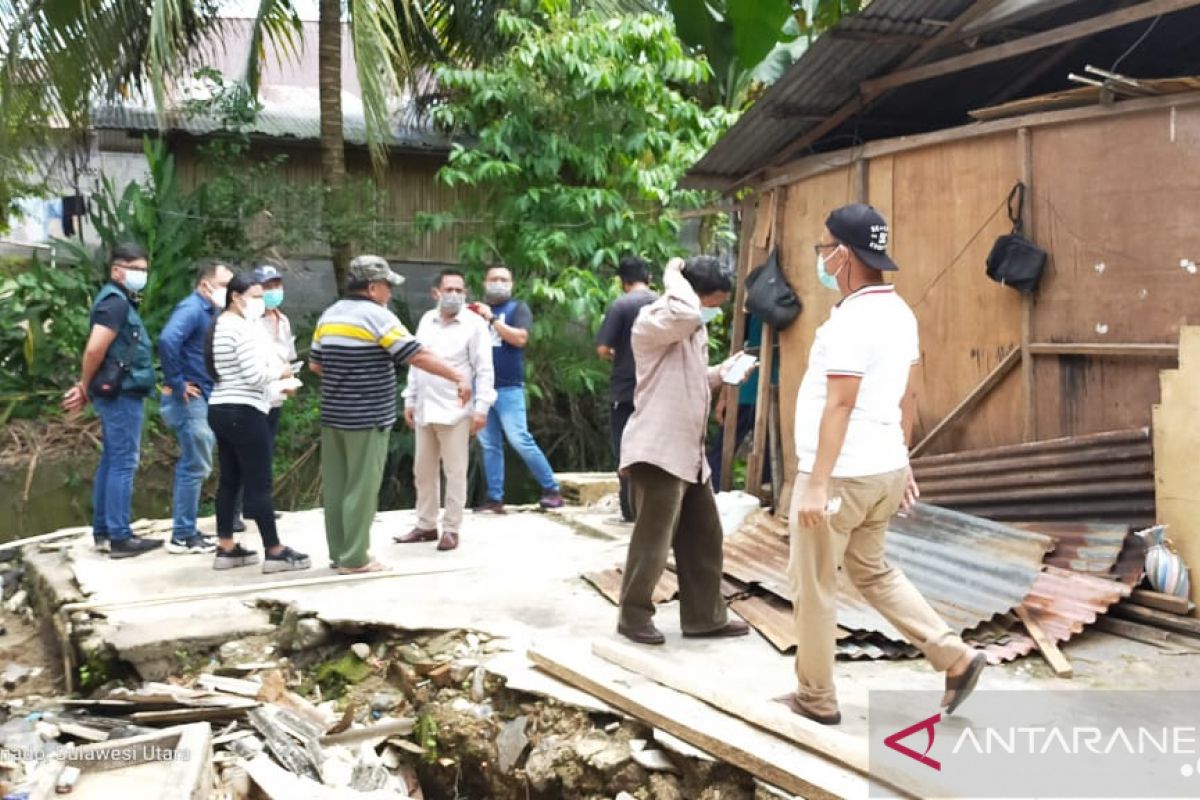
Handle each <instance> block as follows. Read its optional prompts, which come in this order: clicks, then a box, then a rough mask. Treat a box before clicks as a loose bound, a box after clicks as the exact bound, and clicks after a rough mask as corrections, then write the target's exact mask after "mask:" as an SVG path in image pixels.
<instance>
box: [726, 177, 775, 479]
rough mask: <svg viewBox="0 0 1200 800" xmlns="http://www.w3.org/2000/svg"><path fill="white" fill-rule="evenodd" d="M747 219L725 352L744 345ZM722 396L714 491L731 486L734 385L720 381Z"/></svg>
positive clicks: (764, 203) (749, 244) (750, 243)
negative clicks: (718, 475) (718, 474)
mask: <svg viewBox="0 0 1200 800" xmlns="http://www.w3.org/2000/svg"><path fill="white" fill-rule="evenodd" d="M768 207H773V204H772V203H770V202H769V201H768V200H767V199H766V198H763V199H762V200H761V201H760V202H759V208H758V211H757V212H756V213H755V221H756V222H757V217H758V214H759V213H762V212H763V211H764V210H765V209H766V208H768ZM748 225H749V220H748V219H747V215H746V214H745V212H744V211H743V214H742V226H741V230H740V231H739V235H738V250H737V286H736V287H735V288H734V300H733V332H732V337H731V339H730V342H729V352H730V353H736V352H737V351H738V350H741V349H742V347H744V346H745V341H746V309H745V306H746V276H747V275H749V274H750V259H751V258H752V254H753V250H754V239H755V237H754V235H753V230H754V229H753V228H751V229H750V231H747V227H748ZM717 391H719V392H721V393H722V397H724V398H725V419H724V421H723V422H722V423H721V430H722V434H721V482H720V485H718V486H717V487H716V489H717V491H718V492H727V491H729V490H730V489H731V488H733V457H734V454H735V453H736V451H737V416H738V415H737V406H738V387H736V386H728V385H726V384H721V386H720V388H719V389H718V390H717Z"/></svg>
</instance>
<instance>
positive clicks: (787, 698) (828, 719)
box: [775, 694, 842, 725]
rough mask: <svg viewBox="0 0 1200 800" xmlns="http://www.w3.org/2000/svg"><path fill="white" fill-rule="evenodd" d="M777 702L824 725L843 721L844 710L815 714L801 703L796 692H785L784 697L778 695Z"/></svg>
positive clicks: (794, 712)
mask: <svg viewBox="0 0 1200 800" xmlns="http://www.w3.org/2000/svg"><path fill="white" fill-rule="evenodd" d="M775 702H776V703H783V704H784V705H785V706H787V709H788V711H791V712H792V713H793V714H797V715H799V716H801V717H808V718H809V719H811V720H812V721H813V722H819V723H821V724H822V725H837V724H838V723H840V722H841V721H842V712H840V711H835V712H833V713H832V714H814V713H813V712H811V711H809V710H807V709H806V708H805V707H804V706H802V705H800V701H799V700H797V699H796V695H794V694H785V695H784V696H783V697H776V698H775Z"/></svg>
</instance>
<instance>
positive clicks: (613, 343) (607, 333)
mask: <svg viewBox="0 0 1200 800" xmlns="http://www.w3.org/2000/svg"><path fill="white" fill-rule="evenodd" d="M657 299H658V295H657V294H655V293H654V292H652V291H650V290H649V289H635V290H633V291H632V292H629V293H627V294H624V295H622V296H621V297H618V298H617V299H616V301H614V302H613V304H612V305H611V306H609V309H608V313H607V314H605V315H604V322H602V323H601V324H600V332H599V333H598V334H596V343H597V344H602V345H604V346H605V347H610V348H612V350H613V368H612V379H611V381H610V384H609V394H610V396H611V397H612V401H613V402H614V403H633V390H634V388H635V387H636V386H637V365H636V364H635V363H634V360H633V348H632V347H631V346H630V344H629V335H630V331H631V330H633V322H634V320H636V319H637V315H638V312H639V311H641V309H642V307H643V306H648V305H650V304H651V303H653V302H654V301H655V300H657Z"/></svg>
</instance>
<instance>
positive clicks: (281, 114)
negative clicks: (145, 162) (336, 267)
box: [92, 19, 450, 151]
mask: <svg viewBox="0 0 1200 800" xmlns="http://www.w3.org/2000/svg"><path fill="white" fill-rule="evenodd" d="M250 33H251V20H249V19H224V20H222V21H221V22H220V23H219V24H218V27H217V28H216V30H215V31H214V33H213V34H212V36H211V39H210V41H209V42H208V43H207V44H205V45H202V46H201V49H200V51H199V54H198V55H197V57H196V59H195V60H196V63H197V64H202V65H204V66H208V67H211V68H213V69H215V70H217V71H218V72H220V73H221V75H222V76H223V77H224V79H225V80H226V81H227V82H234V81H238V80H240V79H241V78H242V77H243V75H244V73H245V68H246V62H247V60H248V55H249V52H250V41H251V38H250ZM317 35H318V26H317V23H316V22H304V23H303V36H302V38H300V39H299V40H298V41H297V48H296V52H295V53H290V52H289V53H287V54H286V55H285V54H282V53H280V52H279V51H278V50H277V49H276V48H273V47H270V46H268V51H267V53H266V56H265V57H264V58H263V61H262V74H261V79H260V89H259V98H258V99H259V102H260V103H261V104H262V110H261V111H260V112H259V114H258V116H257V118H256V119H255V121H254V124H253V125H252V126H251V127H250V129H249V132H250V133H251V134H255V135H258V136H262V137H268V138H281V139H296V140H305V141H307V140H312V141H315V140H317V139H318V138H319V137H320V133H321V123H320V100H319V96H318V81H317V76H318V71H317ZM196 88H197V87H196V84H195V82H194V81H192V80H190V79H188V80H182V81H178V82H177V84H176V85H175V86H174V87H172V89H171V90H170V92H169V98H170V99H169V100H168V104H169V108H168V110H167V112H166V113H165V114H164V122H165V127H166V129H167V130H168V131H175V132H180V133H186V134H189V135H192V136H203V135H206V134H209V133H213V132H214V131H217V130H220V128H221V121H220V120H219V119H217V118H216V117H211V116H202V115H188V114H186V113H184V112H183V110H182V109H183V105H184V102H185V98H187V97H189V96H194V94H195V90H196ZM361 97H362V91H361V88H360V86H359V83H358V74H357V70H356V67H355V62H354V55H353V48H352V47H351V46H350V44H349V42H348V41H344V42H343V47H342V120H343V122H342V125H343V130H344V135H345V139H346V141H347V142H348V143H350V144H354V145H365V144H366V142H367V129H366V120H365V117H364V115H363V107H362V99H361ZM392 123H393V124H392V131H391V133H392V135H391V139H390V142H389V144H390V146H391V147H393V148H398V149H416V150H430V151H445V150H447V149H448V148H449V146H450V139H449V137H447V136H446V135H444V134H442V133H440V132H439V131H437V130H436V129H435V128H434V127H433V124H432V121H431V120H430V119H429V115H428V114H425V113H422V111H421V109H420V107H419V104H418V103H417V102H416V98H414V97H413V96H411V94H406V95H405V96H403V97H400V98H397V99H396V101H395V103H393V115H392ZM92 124H93V126H94V127H96V128H100V129H107V130H113V129H115V130H128V131H132V132H139V133H140V132H146V131H156V130H159V129H160V127H159V119H158V114H157V112H156V110H155V107H154V103H153V101H152V100H151V99H150V98H148V97H136V96H135V97H131V98H129V99H127V100H125V101H123V102H119V103H112V104H106V105H103V106H100V107H98V108H96V109H94V111H93V113H92Z"/></svg>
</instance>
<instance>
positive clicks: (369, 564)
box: [309, 256, 471, 574]
mask: <svg viewBox="0 0 1200 800" xmlns="http://www.w3.org/2000/svg"><path fill="white" fill-rule="evenodd" d="M402 283H404V278H402V277H401V276H399V275H397V274H396V273H394V272H392V270H391V268H390V267H388V263H387V261H385V260H384V259H382V258H380V257H379V256H359V257H358V258H355V259H354V260H353V261H351V262H350V267H349V270H348V281H347V285H346V292H347V294H346V297H344V298H342V299H341V300H338V301H337V302H336V303H334V304H333V305H332V306H330V307H329V308H327V309H325V313H323V314H322V315H321V318H320V319H319V320H318V321H317V329H316V332H315V333H314V334H313V341H312V348H311V350H310V354H309V359H310V366H311V368H312V371H313V372H315V373H316V374H317V375H320V376H321V480H322V482H323V484H324V493H325V538H326V540H327V541H328V543H329V557H330V559H331V560H332V561H333V564H334V566H335V567H336V568H337V570H338V572H340V573H342V574H350V573H356V572H378V571H380V570H382V569H385V567H383V565H381V564H380V563H379V562H377V561H375V560H373V559H372V558H371V556H370V553H369V546H370V538H371V523H372V521H374V519H375V512H376V511H377V510H378V507H379V486H380V483H381V482H382V481H383V469H384V465H385V463H386V462H387V448H388V437H389V435H390V433H391V430H392V426H393V425H394V424H395V423H396V368H397V367H399V366H410V367H416V368H418V369H423V370H425V371H426V372H429V373H431V374H433V375H438V376H440V377H442V378H445V379H446V380H449V381H452V382H453V383H455V384H456V385H457V389H458V399H459V401H460V402H461V403H462V404H463V405H464V406H465V405H466V404H467V403H468V402H469V401H470V399H471V385H470V384H469V383H467V382H466V379H465V378H464V376H462V375H461V374H459V372H458V370H456V369H454V368H453V367H452V366H450V364H448V363H447V362H446V361H444V360H443V359H441V358H440V357H438V356H437V355H435V354H434V353H433V352H431V351H428V350H423V349H422V348H421V345H420V343H419V342H418V341H417V340H416V339H415V338H413V336H412V334H410V333H409V332H408V331H407V330H406V329H405V327H404V325H402V324H401V322H400V320H399V319H397V317H396V315H395V314H393V313H392V312H391V311H389V310H388V308H387V306H388V303H389V302H390V301H391V299H392V287H394V286H400V285H401V284H402Z"/></svg>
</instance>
